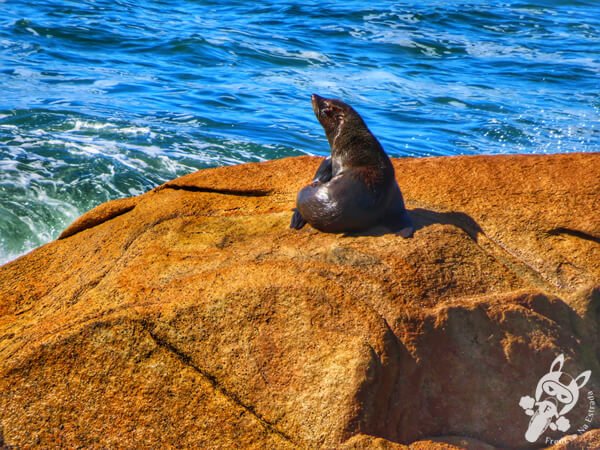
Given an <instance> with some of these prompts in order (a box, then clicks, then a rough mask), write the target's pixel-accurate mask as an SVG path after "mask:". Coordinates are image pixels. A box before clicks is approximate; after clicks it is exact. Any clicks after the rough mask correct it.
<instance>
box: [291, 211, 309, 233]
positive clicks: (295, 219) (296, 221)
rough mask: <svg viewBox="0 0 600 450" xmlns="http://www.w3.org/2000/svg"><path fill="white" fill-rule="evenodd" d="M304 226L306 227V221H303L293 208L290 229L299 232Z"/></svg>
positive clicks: (298, 212)
mask: <svg viewBox="0 0 600 450" xmlns="http://www.w3.org/2000/svg"><path fill="white" fill-rule="evenodd" d="M304 225H306V220H304V217H302V214H300V211H298V209H296V208H294V215H293V216H292V221H291V223H290V228H293V229H295V230H299V229H301V228H302V227H303V226H304Z"/></svg>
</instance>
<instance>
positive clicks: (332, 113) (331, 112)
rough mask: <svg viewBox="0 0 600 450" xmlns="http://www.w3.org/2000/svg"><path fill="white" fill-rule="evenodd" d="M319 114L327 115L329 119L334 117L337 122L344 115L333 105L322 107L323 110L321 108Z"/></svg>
mask: <svg viewBox="0 0 600 450" xmlns="http://www.w3.org/2000/svg"><path fill="white" fill-rule="evenodd" d="M321 114H322V115H324V116H327V117H329V118H330V119H335V120H336V121H337V122H340V121H341V120H342V118H343V117H344V115H343V114H342V111H341V110H340V109H339V108H336V107H335V106H331V107H328V108H324V109H323V110H321Z"/></svg>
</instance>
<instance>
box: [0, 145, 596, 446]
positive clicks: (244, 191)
mask: <svg viewBox="0 0 600 450" xmlns="http://www.w3.org/2000/svg"><path fill="white" fill-rule="evenodd" d="M318 164H319V159H318V158H311V157H302V158H293V159H284V160H279V161H271V162H267V163H261V164H246V165H240V166H235V167H226V168H217V169H209V170H203V171H199V172H196V173H193V174H190V175H187V176H184V177H182V178H179V179H176V180H173V181H172V182H169V183H167V184H166V185H163V186H161V187H159V188H156V189H154V190H153V191H150V192H148V193H146V194H144V195H141V196H139V197H136V198H132V199H126V200H120V201H117V202H109V203H107V204H105V205H101V206H99V207H98V208H96V209H94V210H92V211H90V212H88V213H87V214H85V215H84V216H82V218H80V219H78V221H77V222H76V223H75V224H74V225H72V226H71V227H69V229H67V230H66V231H65V233H63V235H62V236H61V237H62V239H60V240H57V241H55V242H52V243H50V244H47V245H45V246H43V247H41V248H39V249H37V250H35V251H33V252H31V253H30V254H28V255H26V256H24V257H22V258H20V259H18V260H16V261H13V262H11V263H9V264H7V265H5V266H3V267H1V268H0V445H2V441H3V442H4V445H7V446H17V447H29V446H43V447H104V448H106V447H163V446H173V447H184V448H185V447H195V448H202V447H205V448H230V447H243V448H245V447H254V448H298V447H305V448H314V447H325V448H342V447H343V448H390V449H392V448H407V447H406V445H409V446H410V448H412V449H420V448H440V449H442V448H444V449H446V448H457V449H459V448H473V449H479V448H481V449H483V448H490V449H491V448H494V447H509V448H534V447H543V446H547V445H548V443H549V442H551V441H550V439H552V440H558V439H559V438H561V437H562V436H564V435H566V434H570V435H573V436H568V437H566V438H565V439H563V441H561V443H559V444H557V445H558V446H557V447H556V448H557V449H568V448H580V447H581V448H583V447H585V446H587V445H589V444H590V443H592V445H593V443H594V442H597V441H598V431H597V430H596V431H589V430H594V429H597V428H599V427H600V411H598V410H597V409H596V411H597V412H596V413H595V414H591V417H590V407H591V406H592V402H593V396H595V397H594V398H595V402H596V404H597V402H598V398H600V343H599V339H598V338H599V336H600V156H599V155H598V154H570V155H554V156H505V157H500V156H498V157H454V158H431V159H402V160H394V165H395V167H396V173H397V177H398V181H399V184H400V186H401V188H402V190H403V193H404V196H405V198H406V201H407V206H408V208H409V212H410V214H411V216H412V217H413V219H414V221H415V223H416V228H417V230H416V232H415V235H414V237H413V238H411V239H403V238H401V237H399V236H395V235H392V234H383V235H381V234H379V233H378V232H376V231H375V232H373V233H370V234H368V233H367V234H364V235H360V236H356V235H355V236H345V235H334V234H325V233H320V232H317V231H315V230H313V229H311V228H310V227H305V228H304V229H303V230H301V231H295V230H290V229H289V228H288V225H289V220H290V217H291V209H292V207H293V206H294V201H295V195H296V192H297V191H298V189H299V188H300V187H301V186H302V185H304V184H305V183H306V182H307V180H309V179H310V176H311V174H312V173H313V172H314V170H315V169H316V167H317V165H318ZM559 354H564V355H565V367H564V370H565V371H566V372H568V373H569V374H571V375H573V376H577V375H578V374H580V373H581V372H583V371H585V370H591V372H592V373H591V377H590V379H589V381H588V382H587V383H586V385H585V386H584V387H583V388H582V389H581V397H580V399H579V401H578V403H577V405H576V407H575V408H574V409H573V410H572V411H571V412H569V414H568V419H569V421H570V423H571V428H570V429H569V431H568V432H560V431H558V430H557V431H552V430H550V429H548V430H547V431H546V432H545V433H544V434H543V436H541V437H540V439H539V440H538V442H536V443H529V442H527V441H526V440H525V437H524V435H525V431H526V430H527V426H528V423H529V420H530V417H529V416H528V415H526V414H525V411H524V410H523V409H522V408H521V407H520V406H519V403H520V399H521V397H522V396H533V394H534V392H535V387H536V384H537V382H538V380H539V379H540V377H542V376H543V375H544V374H545V373H547V372H548V370H549V368H550V364H551V363H552V361H553V360H554V359H555V358H556V357H557V356H558V355H559ZM589 393H592V394H591V395H592V397H590V396H589ZM596 408H597V407H596ZM587 418H590V420H589V421H587V420H586V419H587ZM584 426H587V428H585V429H584V428H583V427H584ZM584 431H588V432H587V433H585V434H582V433H583V432H584ZM578 434H582V435H581V436H579V435H578ZM578 445H579V446H580V447H577V446H578Z"/></svg>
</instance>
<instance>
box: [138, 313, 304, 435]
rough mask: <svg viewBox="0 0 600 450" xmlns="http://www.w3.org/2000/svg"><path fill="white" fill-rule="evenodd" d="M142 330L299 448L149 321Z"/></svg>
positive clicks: (217, 388) (272, 431)
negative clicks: (159, 334)
mask: <svg viewBox="0 0 600 450" xmlns="http://www.w3.org/2000/svg"><path fill="white" fill-rule="evenodd" d="M141 325H142V328H143V329H144V330H145V331H146V332H147V333H148V335H149V336H150V338H152V340H153V341H154V342H155V343H156V345H158V346H159V347H160V348H162V349H164V350H167V351H168V352H169V353H171V354H173V355H174V356H175V357H176V358H177V359H178V360H179V361H180V362H181V363H183V364H185V365H186V366H188V367H190V368H192V369H193V370H194V371H195V372H197V373H199V374H200V375H201V376H202V377H203V378H204V379H206V380H207V381H208V382H209V383H210V384H211V385H212V387H213V388H214V389H215V390H216V391H218V392H219V393H220V394H222V395H224V396H225V397H226V398H227V399H228V400H230V401H231V402H233V403H234V404H236V405H237V406H239V407H241V408H242V409H243V410H244V411H246V412H248V413H250V414H251V415H252V416H254V417H255V418H256V420H258V422H259V423H260V424H261V425H262V426H263V427H264V428H265V429H266V430H267V431H269V432H270V433H274V434H276V435H278V436H279V437H281V438H282V439H284V440H286V441H288V442H290V443H291V444H293V445H295V446H297V444H296V443H295V442H294V441H293V440H292V438H291V437H290V436H288V435H287V434H285V433H284V432H283V431H281V430H279V429H278V428H276V427H275V425H274V424H273V423H271V422H269V421H268V420H267V419H265V418H264V417H263V416H262V415H261V414H260V413H258V412H257V411H256V410H255V409H254V407H253V406H252V405H248V404H246V403H244V402H243V401H242V400H241V399H240V398H239V397H238V396H237V395H235V394H234V393H233V392H230V391H229V390H227V389H226V388H225V387H223V386H222V385H221V384H220V383H219V380H218V379H217V377H215V376H214V375H212V374H211V373H209V372H207V371H206V370H204V369H202V368H200V367H198V366H196V365H195V364H194V362H193V360H192V358H191V357H190V356H189V355H187V354H185V353H184V352H182V351H181V350H179V349H178V348H177V347H175V346H174V345H173V344H171V343H170V342H168V341H166V340H165V339H163V338H161V337H160V336H158V335H156V334H155V333H154V332H153V331H152V330H151V329H150V324H149V323H148V322H147V321H141Z"/></svg>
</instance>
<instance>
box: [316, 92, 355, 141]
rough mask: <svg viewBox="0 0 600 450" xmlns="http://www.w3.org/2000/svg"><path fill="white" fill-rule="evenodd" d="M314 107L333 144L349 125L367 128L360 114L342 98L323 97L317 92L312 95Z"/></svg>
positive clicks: (328, 138)
mask: <svg viewBox="0 0 600 450" xmlns="http://www.w3.org/2000/svg"><path fill="white" fill-rule="evenodd" d="M311 100H312V107H313V111H314V112H315V115H316V116H317V119H318V120H319V123H320V124H321V126H322V127H323V129H324V130H325V134H326V135H327V140H328V141H329V144H330V145H332V144H333V140H334V138H335V135H336V134H337V133H338V132H339V131H340V130H341V129H342V128H347V126H348V125H354V127H358V128H365V129H366V126H365V124H364V122H363V120H362V118H361V117H360V115H359V114H358V113H357V112H356V111H355V110H354V108H352V107H351V106H350V105H347V104H346V103H344V102H343V101H341V100H337V99H333V98H323V97H321V96H319V95H317V94H313V95H312V97H311Z"/></svg>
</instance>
